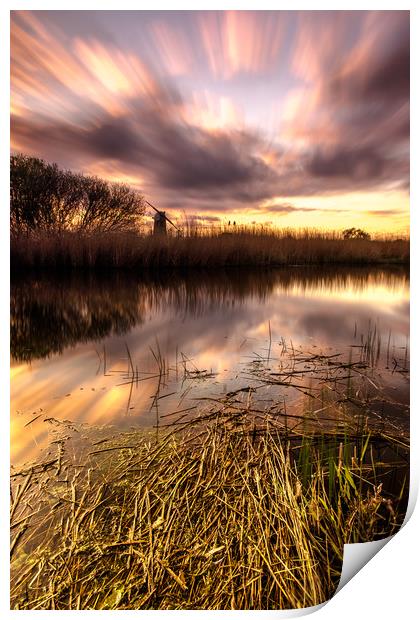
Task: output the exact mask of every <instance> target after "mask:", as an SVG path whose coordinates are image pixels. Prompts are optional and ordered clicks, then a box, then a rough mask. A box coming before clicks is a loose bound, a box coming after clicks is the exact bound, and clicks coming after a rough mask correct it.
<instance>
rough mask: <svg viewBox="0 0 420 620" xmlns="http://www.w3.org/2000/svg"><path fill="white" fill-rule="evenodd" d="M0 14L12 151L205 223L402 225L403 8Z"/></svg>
mask: <svg viewBox="0 0 420 620" xmlns="http://www.w3.org/2000/svg"><path fill="white" fill-rule="evenodd" d="M11 15H12V16H11V148H12V152H23V153H26V154H30V155H33V156H36V157H42V158H43V159H45V160H47V161H51V162H56V163H57V164H58V165H59V166H61V167H64V168H66V169H67V168H68V169H72V170H75V171H81V172H83V173H86V174H95V175H98V176H101V177H103V178H105V179H108V180H110V181H117V182H124V183H128V184H129V185H131V186H132V187H133V188H135V189H138V190H140V191H141V192H142V193H143V194H144V195H145V197H146V199H147V200H149V201H151V202H152V203H153V204H155V205H156V206H158V207H159V208H162V209H165V210H166V211H167V213H168V215H170V217H174V218H175V217H181V218H182V217H183V216H184V214H185V215H186V216H187V217H189V218H191V219H196V220H197V221H198V222H202V223H204V224H212V223H214V224H218V223H220V222H221V223H226V222H228V221H229V220H230V221H232V222H233V221H236V222H237V223H238V224H239V223H241V224H253V223H256V224H263V225H271V226H279V227H282V228H284V227H292V228H306V227H317V228H321V229H336V230H337V229H338V230H341V229H344V228H348V227H351V226H356V227H361V228H364V229H366V230H368V231H370V232H385V233H394V234H400V233H405V232H407V231H408V226H409V124H410V117H409V95H410V40H409V36H410V24H409V12H408V11H383V12H382V11H313V12H312V11H295V12H293V11H255V12H254V11H12V14H11Z"/></svg>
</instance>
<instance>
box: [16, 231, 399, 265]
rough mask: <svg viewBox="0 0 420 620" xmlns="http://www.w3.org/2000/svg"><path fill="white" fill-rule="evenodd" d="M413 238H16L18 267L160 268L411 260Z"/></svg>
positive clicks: (215, 234)
mask: <svg viewBox="0 0 420 620" xmlns="http://www.w3.org/2000/svg"><path fill="white" fill-rule="evenodd" d="M409 245H410V244H409V240H408V239H394V238H386V237H383V238H380V237H378V238H375V239H343V238H342V235H341V233H338V232H337V233H326V232H319V231H318V232H317V231H311V230H301V231H295V232H293V231H289V230H280V229H279V230H271V231H270V230H268V229H261V230H260V229H256V228H255V229H254V228H247V227H242V228H240V229H239V227H238V231H237V232H233V233H225V232H222V231H221V230H219V229H216V228H215V229H214V230H210V231H207V232H205V233H204V232H203V233H197V234H187V235H186V236H171V235H168V236H152V235H141V234H138V233H112V232H107V233H100V232H96V233H83V232H61V233H53V232H51V233H47V232H38V233H35V232H34V233H29V234H27V235H19V236H12V238H11V264H12V269H14V270H20V269H27V268H39V269H79V268H80V269H108V268H121V269H159V268H190V267H192V268H219V267H225V266H275V265H320V264H347V265H360V264H381V263H400V264H407V263H408V261H409V251H410V250H409Z"/></svg>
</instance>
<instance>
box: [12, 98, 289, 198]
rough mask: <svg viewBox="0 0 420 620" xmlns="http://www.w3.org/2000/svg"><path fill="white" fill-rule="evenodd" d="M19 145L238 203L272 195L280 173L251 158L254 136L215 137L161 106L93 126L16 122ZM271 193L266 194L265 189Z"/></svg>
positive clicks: (140, 106)
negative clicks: (110, 163) (73, 154)
mask: <svg viewBox="0 0 420 620" xmlns="http://www.w3.org/2000/svg"><path fill="white" fill-rule="evenodd" d="M12 132H13V135H14V136H15V138H16V139H17V140H18V141H27V142H29V143H30V144H31V145H33V144H37V145H38V147H40V146H42V148H43V151H44V152H46V153H47V156H48V154H50V155H51V156H53V157H56V155H57V151H59V150H62V149H63V147H64V149H66V148H67V149H68V148H70V149H74V150H75V151H77V152H81V153H88V154H90V156H91V157H92V158H94V159H100V160H103V159H112V160H118V161H119V162H121V163H122V164H130V165H131V166H134V167H138V170H139V173H144V172H145V171H146V173H147V174H148V175H149V176H150V177H151V178H152V179H153V180H154V182H155V183H158V184H159V186H161V187H162V188H167V189H173V190H181V191H183V190H188V191H191V192H193V193H194V192H201V191H203V190H204V191H206V190H207V191H209V192H210V193H211V194H212V195H214V196H216V197H217V196H220V197H222V196H226V195H229V196H231V197H232V198H234V199H235V200H244V201H247V200H254V199H259V198H260V197H261V196H266V195H270V190H269V189H268V186H269V185H270V184H272V182H273V181H274V180H275V179H276V176H277V175H276V173H275V171H274V170H272V169H271V168H270V167H269V166H267V165H266V164H265V163H264V162H263V160H262V159H260V158H259V157H258V156H256V155H255V154H254V153H253V145H254V149H255V148H256V147H257V146H258V145H259V144H260V138H259V137H258V136H257V135H253V134H252V133H251V132H239V131H230V132H229V131H225V132H221V131H220V132H216V133H211V132H208V131H205V130H203V129H200V128H198V127H191V126H189V125H187V124H185V123H184V122H182V121H181V120H179V119H178V118H176V115H175V114H168V113H167V112H166V113H165V111H164V108H163V107H161V106H159V107H158V108H157V109H152V108H151V107H150V106H146V105H144V102H139V103H138V105H137V109H136V110H135V114H134V115H132V116H127V117H119V118H113V117H111V116H109V115H107V114H106V113H103V114H102V117H101V118H97V119H96V120H95V123H94V124H93V125H92V126H91V127H87V128H86V127H79V126H77V125H72V124H70V123H58V122H52V121H50V120H48V119H39V120H38V121H35V120H33V119H31V120H30V121H28V120H27V119H24V118H20V117H12ZM264 185H266V186H267V189H266V190H265V191H264V190H263V186H264Z"/></svg>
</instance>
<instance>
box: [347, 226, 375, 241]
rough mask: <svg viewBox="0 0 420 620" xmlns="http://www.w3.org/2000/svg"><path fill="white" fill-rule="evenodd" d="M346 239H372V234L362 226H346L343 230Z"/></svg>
mask: <svg viewBox="0 0 420 620" xmlns="http://www.w3.org/2000/svg"><path fill="white" fill-rule="evenodd" d="M343 238H344V239H370V234H369V233H367V232H366V231H365V230H362V229H361V228H346V230H343Z"/></svg>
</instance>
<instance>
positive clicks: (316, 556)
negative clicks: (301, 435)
mask: <svg viewBox="0 0 420 620" xmlns="http://www.w3.org/2000/svg"><path fill="white" fill-rule="evenodd" d="M233 422H234V423H232V420H231V419H230V417H226V416H225V417H224V418H223V416H222V418H218V419H216V420H214V421H213V422H211V423H210V422H209V423H206V424H205V425H201V426H200V427H198V428H195V429H194V430H192V431H189V432H186V431H184V432H176V433H171V434H169V433H167V434H166V435H164V436H163V438H162V436H161V438H160V440H159V441H155V440H154V439H152V438H151V437H149V438H147V437H146V436H145V435H144V434H143V435H139V434H136V433H131V434H126V435H121V436H119V438H118V439H117V440H115V439H114V440H109V441H104V440H101V441H99V442H96V445H94V444H93V445H91V447H90V449H89V450H88V453H86V451H85V455H84V456H81V455H80V453H79V456H77V457H74V456H73V457H72V456H70V451H68V452H67V456H64V454H63V449H62V447H61V448H60V449H59V452H58V455H57V457H56V458H53V459H51V460H50V461H49V463H47V464H45V465H41V466H40V465H38V466H35V467H31V468H29V469H27V470H26V471H24V472H21V474H20V475H15V477H14V488H13V492H12V583H11V604H12V608H15V609H287V608H296V607H308V606H312V605H316V604H318V603H321V602H323V601H325V600H327V599H328V598H329V597H330V596H331V595H332V594H333V593H334V591H335V589H336V587H337V584H338V581H339V578H340V572H341V563H342V554H343V545H344V543H347V542H356V541H358V542H363V541H367V540H373V539H374V538H376V537H382V536H385V535H389V534H391V533H393V532H395V531H396V530H397V528H398V526H399V525H400V524H401V522H402V519H403V517H404V513H403V510H401V511H400V512H399V510H398V508H399V503H400V502H399V500H400V499H401V497H400V498H398V497H397V498H394V499H390V498H389V496H387V495H386V494H384V493H383V492H382V487H381V485H380V484H378V483H377V482H376V483H375V480H377V478H378V476H380V468H377V470H376V471H375V466H373V463H369V459H370V458H371V457H370V456H369V455H371V451H372V448H371V447H369V449H368V445H369V438H368V437H364V438H362V441H361V442H360V443H359V444H358V447H357V446H356V444H355V445H354V446H353V447H352V449H351V454H350V452H349V450H348V449H346V446H345V445H344V446H343V443H337V442H335V443H332V444H331V445H330V444H328V447H327V444H326V443H325V442H324V441H323V440H322V442H321V444H322V447H321V444H320V443H319V440H320V438H319V437H318V440H317V441H316V440H315V438H313V440H312V441H308V439H306V440H304V441H303V442H302V441H300V442H298V443H293V442H290V441H285V437H284V435H281V434H279V431H276V430H275V428H274V427H273V426H272V425H270V426H265V427H264V426H261V427H260V428H259V429H256V427H255V423H254V422H252V423H250V420H249V418H248V416H247V415H246V412H243V415H239V414H238V415H237V416H236V418H235V420H234V421H233ZM347 447H348V446H347ZM346 454H348V456H347V457H346ZM390 467H391V466H390ZM372 472H373V473H374V475H373V473H372Z"/></svg>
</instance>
